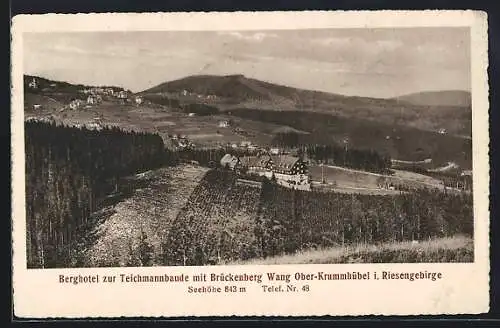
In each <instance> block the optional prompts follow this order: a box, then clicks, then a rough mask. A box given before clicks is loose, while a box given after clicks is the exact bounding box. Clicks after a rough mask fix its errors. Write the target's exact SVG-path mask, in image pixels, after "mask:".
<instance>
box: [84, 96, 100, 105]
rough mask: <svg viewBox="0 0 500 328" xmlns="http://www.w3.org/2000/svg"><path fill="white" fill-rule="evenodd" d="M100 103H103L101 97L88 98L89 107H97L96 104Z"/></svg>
mask: <svg viewBox="0 0 500 328" xmlns="http://www.w3.org/2000/svg"><path fill="white" fill-rule="evenodd" d="M100 101H101V97H100V96H96V95H89V96H88V97H87V104H89V105H95V104H97V103H99V102H100Z"/></svg>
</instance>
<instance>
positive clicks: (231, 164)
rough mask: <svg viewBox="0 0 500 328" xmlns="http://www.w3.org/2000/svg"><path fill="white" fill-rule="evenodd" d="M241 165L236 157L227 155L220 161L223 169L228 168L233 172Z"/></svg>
mask: <svg viewBox="0 0 500 328" xmlns="http://www.w3.org/2000/svg"><path fill="white" fill-rule="evenodd" d="M239 164H240V159H239V158H238V157H236V156H234V155H231V154H226V155H224V157H222V159H221V160H220V165H221V166H222V167H227V168H229V169H231V170H234V169H235V168H236V167H237V166H238V165H239Z"/></svg>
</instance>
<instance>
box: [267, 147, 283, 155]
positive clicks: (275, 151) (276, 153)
mask: <svg viewBox="0 0 500 328" xmlns="http://www.w3.org/2000/svg"><path fill="white" fill-rule="evenodd" d="M280 153H281V150H280V149H279V148H271V149H269V154H271V155H279V154H280Z"/></svg>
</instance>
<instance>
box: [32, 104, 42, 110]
mask: <svg viewBox="0 0 500 328" xmlns="http://www.w3.org/2000/svg"><path fill="white" fill-rule="evenodd" d="M33 109H34V110H40V109H42V105H40V104H34V105H33Z"/></svg>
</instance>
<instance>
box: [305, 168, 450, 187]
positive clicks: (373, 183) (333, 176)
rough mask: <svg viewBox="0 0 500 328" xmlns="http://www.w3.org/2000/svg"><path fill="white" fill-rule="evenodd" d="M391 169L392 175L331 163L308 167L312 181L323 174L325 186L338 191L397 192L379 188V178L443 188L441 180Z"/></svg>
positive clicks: (316, 180)
mask: <svg viewBox="0 0 500 328" xmlns="http://www.w3.org/2000/svg"><path fill="white" fill-rule="evenodd" d="M322 171H323V175H322ZM392 171H393V172H394V174H393V175H383V174H377V173H371V172H365V171H359V170H353V169H348V168H344V167H340V166H331V165H325V166H324V167H323V170H322V168H321V166H319V165H311V166H310V167H309V172H310V174H311V178H312V180H313V181H315V182H318V183H320V182H321V179H322V177H323V176H324V179H325V183H326V184H327V185H329V187H328V186H326V188H328V189H331V190H334V191H338V192H352V193H356V192H360V193H369V194H394V192H398V191H395V190H384V189H381V188H380V187H379V181H380V180H381V179H382V180H384V181H385V182H386V183H392V184H393V185H398V184H404V185H406V186H409V187H411V188H438V189H442V188H443V184H442V182H441V181H440V180H438V179H435V178H432V177H429V176H426V175H423V174H418V173H414V172H408V171H401V170H392ZM318 187H321V186H318Z"/></svg>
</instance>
